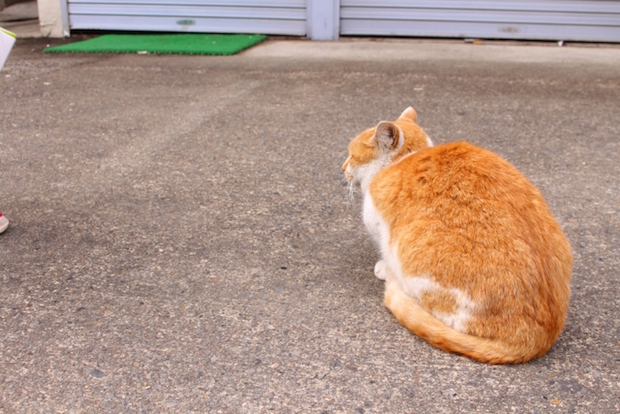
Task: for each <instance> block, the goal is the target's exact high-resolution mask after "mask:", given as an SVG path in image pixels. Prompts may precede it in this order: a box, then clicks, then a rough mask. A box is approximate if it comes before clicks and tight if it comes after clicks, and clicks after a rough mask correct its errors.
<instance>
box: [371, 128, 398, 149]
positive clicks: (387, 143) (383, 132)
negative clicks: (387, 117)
mask: <svg viewBox="0 0 620 414" xmlns="http://www.w3.org/2000/svg"><path fill="white" fill-rule="evenodd" d="M374 139H375V141H376V142H377V145H378V146H379V148H384V149H387V150H389V151H391V150H394V149H396V148H398V146H399V144H400V128H399V127H398V126H397V125H395V124H393V123H391V122H379V125H377V128H376V129H375V136H374Z"/></svg>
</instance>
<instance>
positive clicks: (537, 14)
mask: <svg viewBox="0 0 620 414" xmlns="http://www.w3.org/2000/svg"><path fill="white" fill-rule="evenodd" d="M340 33H341V34H342V35H375V36H377V35H378V36H422V37H424V36H426V37H459V38H468V37H470V38H490V39H493V38H494V39H539V40H574V41H603V42H607V41H611V42H614V41H615V42H617V41H620V1H610V0H608V1H605V0H603V1H591V0H581V1H570V0H563V1H560V0H540V1H539V0H521V1H508V0H494V1H491V0H488V1H484V0H482V1H458V0H438V1H433V0H423V1H408V0H341V9H340Z"/></svg>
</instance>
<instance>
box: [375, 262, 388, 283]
mask: <svg viewBox="0 0 620 414" xmlns="http://www.w3.org/2000/svg"><path fill="white" fill-rule="evenodd" d="M375 276H377V279H381V280H385V279H387V277H388V267H387V263H385V260H379V261H378V262H377V263H376V264H375Z"/></svg>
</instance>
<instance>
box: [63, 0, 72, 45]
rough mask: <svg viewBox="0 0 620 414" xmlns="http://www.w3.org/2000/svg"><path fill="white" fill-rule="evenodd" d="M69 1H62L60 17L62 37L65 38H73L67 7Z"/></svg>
mask: <svg viewBox="0 0 620 414" xmlns="http://www.w3.org/2000/svg"><path fill="white" fill-rule="evenodd" d="M67 2H68V0H60V15H61V17H62V35H63V36H64V37H69V36H71V29H70V28H69V7H67Z"/></svg>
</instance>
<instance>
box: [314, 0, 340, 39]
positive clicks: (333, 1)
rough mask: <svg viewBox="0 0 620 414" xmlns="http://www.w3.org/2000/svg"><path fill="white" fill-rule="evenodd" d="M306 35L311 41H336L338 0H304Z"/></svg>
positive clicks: (338, 12) (338, 16) (338, 26)
mask: <svg viewBox="0 0 620 414" xmlns="http://www.w3.org/2000/svg"><path fill="white" fill-rule="evenodd" d="M306 1H307V3H306V10H307V34H308V37H309V38H310V39H312V40H338V37H339V36H340V0H306Z"/></svg>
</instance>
